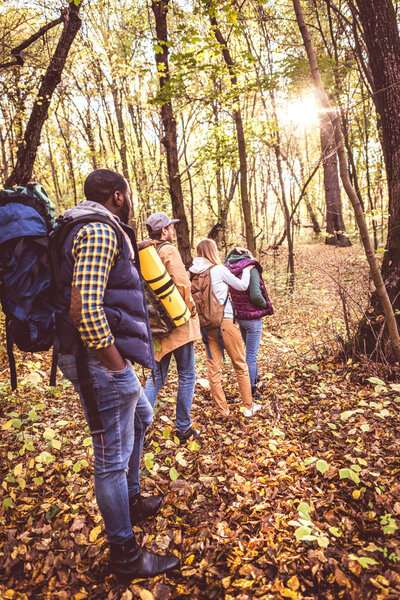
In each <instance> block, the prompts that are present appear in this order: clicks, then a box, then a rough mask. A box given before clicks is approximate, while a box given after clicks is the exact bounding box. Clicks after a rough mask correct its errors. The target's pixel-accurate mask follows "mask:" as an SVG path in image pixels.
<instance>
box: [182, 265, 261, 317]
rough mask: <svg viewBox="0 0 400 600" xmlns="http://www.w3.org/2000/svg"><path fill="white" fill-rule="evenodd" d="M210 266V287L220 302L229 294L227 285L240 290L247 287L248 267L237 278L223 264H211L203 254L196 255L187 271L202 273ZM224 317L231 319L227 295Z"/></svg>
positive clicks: (230, 308) (229, 302) (231, 314)
mask: <svg viewBox="0 0 400 600" xmlns="http://www.w3.org/2000/svg"><path fill="white" fill-rule="evenodd" d="M210 267H212V269H211V285H212V289H213V292H214V294H215V295H216V297H217V298H218V301H219V303H220V304H224V302H225V300H226V297H227V295H228V294H229V287H228V286H231V287H233V288H234V289H235V290H239V291H242V292H244V291H245V290H247V288H248V287H249V282H250V269H245V270H244V271H243V273H242V279H239V278H238V277H235V275H233V273H231V272H230V270H229V269H228V268H227V267H225V265H222V264H221V265H213V263H211V262H210V261H209V260H207V259H206V258H204V257H203V256H196V258H195V259H194V261H193V265H192V266H191V267H190V269H189V271H190V272H191V273H196V274H197V273H203V271H206V270H207V269H209V268H210ZM224 319H233V307H232V303H231V301H230V298H229V297H228V300H227V302H226V304H225V310H224Z"/></svg>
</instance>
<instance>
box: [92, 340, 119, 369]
mask: <svg viewBox="0 0 400 600" xmlns="http://www.w3.org/2000/svg"><path fill="white" fill-rule="evenodd" d="M92 352H93V354H95V355H96V356H97V358H98V359H99V361H100V362H101V363H102V364H103V365H104V366H105V367H107V369H108V370H109V371H122V369H125V367H126V362H125V360H124V359H123V358H122V356H121V355H120V353H119V351H118V348H117V346H116V345H115V344H112V345H111V346H108V347H107V348H100V349H99V350H93V349H92Z"/></svg>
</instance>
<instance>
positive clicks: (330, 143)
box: [320, 112, 351, 247]
mask: <svg viewBox="0 0 400 600" xmlns="http://www.w3.org/2000/svg"><path fill="white" fill-rule="evenodd" d="M320 133H321V150H322V154H323V168H324V188H325V202H326V232H327V234H328V235H327V237H326V238H325V244H328V245H329V246H341V247H344V246H351V242H350V240H349V237H348V235H346V232H345V227H344V220H343V213H342V200H341V198H340V186H339V176H338V166H337V156H336V148H335V136H334V132H333V127H332V122H331V120H330V118H329V117H328V116H327V115H326V114H325V113H324V112H321V113H320Z"/></svg>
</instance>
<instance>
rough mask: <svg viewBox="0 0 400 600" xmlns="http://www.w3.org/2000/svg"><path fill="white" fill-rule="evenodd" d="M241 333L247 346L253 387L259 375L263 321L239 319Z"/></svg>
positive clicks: (247, 360)
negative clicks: (258, 359)
mask: <svg viewBox="0 0 400 600" xmlns="http://www.w3.org/2000/svg"><path fill="white" fill-rule="evenodd" d="M237 322H238V323H239V327H240V333H241V334H242V338H243V341H244V343H245V345H246V363H247V366H248V367H249V375H250V383H251V387H253V386H254V385H255V380H256V377H257V375H258V367H257V354H258V348H259V346H260V341H261V333H262V320H261V319H238V320H237Z"/></svg>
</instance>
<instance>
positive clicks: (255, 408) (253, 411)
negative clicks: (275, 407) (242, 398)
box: [243, 402, 261, 417]
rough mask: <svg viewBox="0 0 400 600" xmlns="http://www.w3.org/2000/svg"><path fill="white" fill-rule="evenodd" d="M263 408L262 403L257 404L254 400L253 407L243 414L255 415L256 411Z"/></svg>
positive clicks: (246, 415)
mask: <svg viewBox="0 0 400 600" xmlns="http://www.w3.org/2000/svg"><path fill="white" fill-rule="evenodd" d="M260 409H261V404H257V403H256V402H253V406H252V407H251V408H248V409H247V410H245V411H244V413H243V416H244V417H253V416H254V415H255V414H256V412H258V411H259V410H260Z"/></svg>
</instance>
